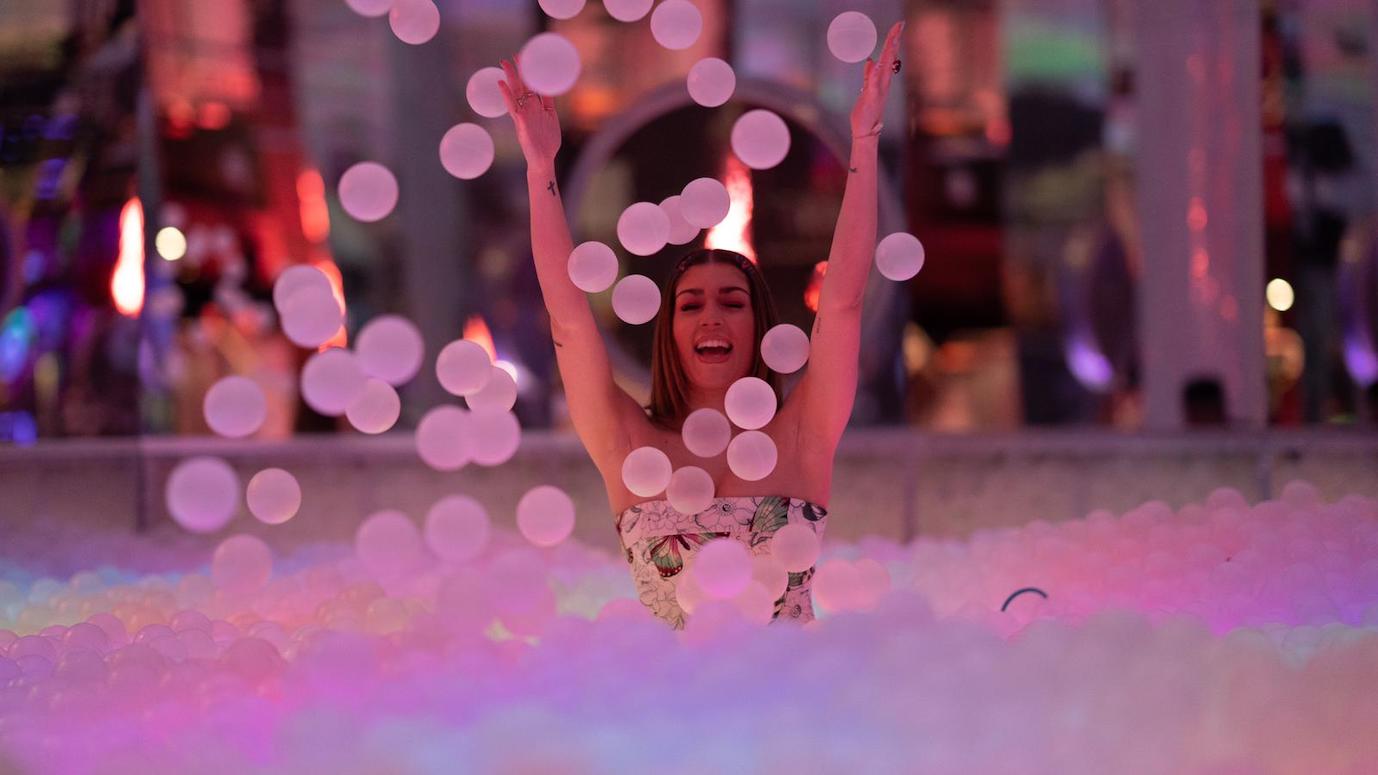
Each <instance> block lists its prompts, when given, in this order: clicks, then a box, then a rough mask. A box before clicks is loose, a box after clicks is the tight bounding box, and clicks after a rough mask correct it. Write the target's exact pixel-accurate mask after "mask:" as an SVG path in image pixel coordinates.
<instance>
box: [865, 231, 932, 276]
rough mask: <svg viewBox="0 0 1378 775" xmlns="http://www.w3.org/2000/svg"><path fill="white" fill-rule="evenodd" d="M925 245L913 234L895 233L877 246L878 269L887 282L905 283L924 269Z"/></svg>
mask: <svg viewBox="0 0 1378 775" xmlns="http://www.w3.org/2000/svg"><path fill="white" fill-rule="evenodd" d="M923 259H924V249H923V243H921V242H919V238H918V237H915V236H914V235H913V234H908V233H905V232H902V231H900V232H895V233H894V234H891V235H889V236H887V237H886V238H885V239H883V240H881V241H880V244H879V245H877V246H876V269H878V270H880V273H881V274H882V275H884V277H885V279H887V280H894V281H895V282H904V281H905V280H908V279H910V278H911V277H913V276H914V275H916V274H918V273H919V270H920V269H923Z"/></svg>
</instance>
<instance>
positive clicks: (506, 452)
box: [469, 408, 522, 466]
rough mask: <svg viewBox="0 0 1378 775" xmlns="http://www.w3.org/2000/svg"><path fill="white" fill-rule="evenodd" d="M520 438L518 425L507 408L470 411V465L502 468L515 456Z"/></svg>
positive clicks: (519, 444)
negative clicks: (473, 463)
mask: <svg viewBox="0 0 1378 775" xmlns="http://www.w3.org/2000/svg"><path fill="white" fill-rule="evenodd" d="M521 439H522V426H521V423H520V422H518V420H517V416H516V415H515V414H513V413H511V412H509V411H507V410H506V409H498V408H485V409H474V410H472V411H470V412H469V454H470V458H471V459H472V460H473V462H475V463H477V464H479V465H481V466H499V465H502V464H503V463H506V462H507V461H509V460H511V459H512V456H513V455H515V454H517V448H518V447H519V446H521Z"/></svg>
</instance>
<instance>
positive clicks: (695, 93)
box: [684, 57, 737, 108]
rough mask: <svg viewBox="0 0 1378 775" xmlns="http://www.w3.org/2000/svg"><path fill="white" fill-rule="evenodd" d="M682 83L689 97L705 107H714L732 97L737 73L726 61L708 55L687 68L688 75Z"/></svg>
mask: <svg viewBox="0 0 1378 775" xmlns="http://www.w3.org/2000/svg"><path fill="white" fill-rule="evenodd" d="M684 83H685V86H686V87H687V88H688V89H689V98H690V99H692V100H693V101H694V102H697V103H698V104H700V105H702V106H704V107H705V108H716V107H718V106H719V105H724V104H726V103H727V101H728V100H730V99H732V93H733V92H735V91H736V90H737V73H736V72H735V71H733V69H732V65H729V64H728V63H727V62H724V61H723V60H721V59H718V58H717V57H708V58H706V59H700V60H699V61H698V62H696V63H694V66H693V67H691V68H689V77H688V78H686V79H685V82H684Z"/></svg>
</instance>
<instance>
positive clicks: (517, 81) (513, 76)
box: [502, 59, 526, 94]
mask: <svg viewBox="0 0 1378 775" xmlns="http://www.w3.org/2000/svg"><path fill="white" fill-rule="evenodd" d="M502 74H503V75H504V76H505V78H506V80H507V86H508V88H510V89H511V90H512V93H513V94H526V84H525V83H523V82H522V77H521V75H520V74H518V72H517V64H516V62H514V61H512V60H510V59H504V60H502Z"/></svg>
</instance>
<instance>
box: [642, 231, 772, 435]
mask: <svg viewBox="0 0 1378 775" xmlns="http://www.w3.org/2000/svg"><path fill="white" fill-rule="evenodd" d="M700 264H729V265H731V266H735V267H737V269H738V270H740V271H741V273H742V274H743V275H745V276H746V287H747V292H748V293H749V294H750V296H751V312H752V317H753V318H754V319H755V324H754V331H753V332H752V343H751V370H750V371H749V372H748V373H747V376H751V377H758V378H760V379H763V380H765V381H766V383H767V384H769V385H770V387H771V389H772V390H774V391H775V401H776V405H777V406H779V405H780V403H781V401H782V396H781V380H780V375H779V374H777V373H775V372H774V371H772V370H771V369H770V367H769V366H766V362H765V360H764V359H762V358H761V337H763V336H765V335H766V332H767V331H769V330H770V329H771V327H772V326H774V325H775V324H776V323H777V322H779V319H780V316H779V315H778V314H777V313H776V311H775V299H774V298H773V297H772V296H771V295H770V286H768V285H766V281H765V278H764V277H762V276H761V270H760V269H758V268H757V267H756V265H755V264H754V263H752V262H751V259H749V258H747V257H746V256H744V255H742V254H741V253H737V252H735V251H732V250H723V249H720V248H704V249H701V250H695V251H694V252H692V253H690V254H688V255H686V256H685V257H684V258H681V259H680V260H679V263H678V264H676V265H675V269H674V271H673V272H671V273H670V277H669V278H668V279H667V280H666V281H665V285H664V286H663V287H662V288H661V291H660V313H659V314H657V315H656V324H655V334H654V342H653V345H652V350H651V404H650V406H648V407H646V411H647V413H648V414H649V416H650V420H651V422H653V423H655V424H656V425H658V426H660V427H662V428H666V429H669V430H678V429H679V427H680V425H682V424H683V422H684V418H685V416H687V415H688V414H689V378H688V377H687V376H686V375H685V373H684V364H683V363H681V362H680V359H679V350H678V348H676V347H675V310H676V308H677V307H678V305H677V304H675V292H676V291H677V290H678V285H679V280H680V278H681V277H683V276H684V273H685V272H687V271H689V269H690V268H691V267H695V266H698V265H700Z"/></svg>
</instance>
